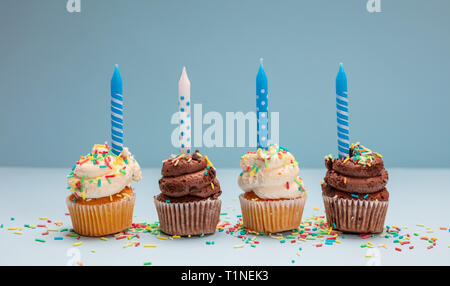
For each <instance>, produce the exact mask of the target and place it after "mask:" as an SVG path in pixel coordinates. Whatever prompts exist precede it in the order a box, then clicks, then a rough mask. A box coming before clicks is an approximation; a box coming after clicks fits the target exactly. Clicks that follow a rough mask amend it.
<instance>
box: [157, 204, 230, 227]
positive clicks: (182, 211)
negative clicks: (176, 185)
mask: <svg viewBox="0 0 450 286" xmlns="http://www.w3.org/2000/svg"><path fill="white" fill-rule="evenodd" d="M154 202H155V206H156V211H157V212H158V218H159V226H160V228H161V231H163V232H164V233H167V234H170V235H180V236H186V235H200V234H209V233H214V232H215V231H216V227H217V224H218V223H219V220H220V207H221V205H222V201H221V200H220V199H215V200H211V199H207V200H202V201H197V202H188V203H166V202H160V201H158V200H157V199H156V197H155V198H154Z"/></svg>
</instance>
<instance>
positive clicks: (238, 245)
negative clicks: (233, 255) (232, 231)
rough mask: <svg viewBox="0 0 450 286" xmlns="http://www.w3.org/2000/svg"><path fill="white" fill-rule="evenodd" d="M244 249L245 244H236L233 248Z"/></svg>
mask: <svg viewBox="0 0 450 286" xmlns="http://www.w3.org/2000/svg"><path fill="white" fill-rule="evenodd" d="M242 247H244V244H236V245H234V246H233V248H242Z"/></svg>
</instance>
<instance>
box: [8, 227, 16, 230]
mask: <svg viewBox="0 0 450 286" xmlns="http://www.w3.org/2000/svg"><path fill="white" fill-rule="evenodd" d="M16 229H17V227H8V230H16Z"/></svg>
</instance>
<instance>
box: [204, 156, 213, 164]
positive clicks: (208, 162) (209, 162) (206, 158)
mask: <svg viewBox="0 0 450 286" xmlns="http://www.w3.org/2000/svg"><path fill="white" fill-rule="evenodd" d="M205 160H206V163H207V164H208V166H210V167H214V166H213V164H212V163H211V161H209V159H208V156H206V155H205Z"/></svg>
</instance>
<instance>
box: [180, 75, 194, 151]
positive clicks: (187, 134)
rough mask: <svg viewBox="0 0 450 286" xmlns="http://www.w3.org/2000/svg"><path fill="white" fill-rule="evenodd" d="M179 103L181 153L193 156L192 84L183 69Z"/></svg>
mask: <svg viewBox="0 0 450 286" xmlns="http://www.w3.org/2000/svg"><path fill="white" fill-rule="evenodd" d="M178 101H179V107H180V110H179V113H180V153H181V154H191V82H190V81H189V78H188V76H187V73H186V67H183V71H182V73H181V77H180V81H179V82H178Z"/></svg>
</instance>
